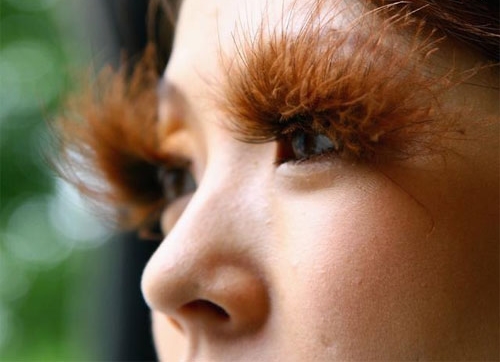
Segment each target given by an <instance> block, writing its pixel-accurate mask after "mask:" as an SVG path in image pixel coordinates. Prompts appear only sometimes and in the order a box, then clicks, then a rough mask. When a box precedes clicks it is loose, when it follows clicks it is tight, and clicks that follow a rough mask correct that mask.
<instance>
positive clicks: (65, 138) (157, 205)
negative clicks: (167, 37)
mask: <svg viewBox="0 0 500 362" xmlns="http://www.w3.org/2000/svg"><path fill="white" fill-rule="evenodd" d="M155 59H156V54H155V49H154V46H153V45H149V46H148V47H147V49H146V51H145V53H144V56H143V58H142V60H140V62H139V63H138V64H137V65H136V67H135V68H134V71H133V72H132V73H131V74H127V69H126V66H122V67H121V69H120V70H119V71H116V72H115V71H113V70H112V69H111V68H107V69H104V70H103V71H102V72H101V73H100V74H99V76H98V77H97V79H96V80H95V81H94V82H93V83H91V84H87V86H86V87H85V88H84V89H83V92H82V94H78V95H76V96H75V97H73V98H71V99H70V100H69V101H68V105H67V107H66V112H65V113H63V114H62V115H61V116H60V117H59V119H57V120H56V122H55V124H54V128H55V129H54V133H55V135H56V137H57V138H58V141H59V144H58V146H59V157H60V159H59V160H56V168H57V170H58V171H59V174H60V175H62V177H63V178H65V179H66V180H67V181H69V182H70V183H72V184H73V185H75V186H76V187H77V188H78V189H79V191H80V192H81V193H82V194H84V195H86V196H88V197H89V198H90V199H91V200H93V201H97V202H98V206H101V205H102V206H104V209H110V210H111V211H112V212H117V215H113V217H112V219H115V220H114V221H117V223H118V224H119V225H120V226H121V227H125V228H138V229H144V230H146V229H148V228H149V227H150V226H152V225H154V223H155V220H156V219H157V217H158V215H159V213H160V211H161V210H162V208H163V207H164V206H165V205H164V197H163V190H162V187H161V183H160V182H159V179H158V170H159V169H160V167H161V166H162V165H164V166H166V165H168V164H169V163H171V161H172V160H170V159H169V158H168V157H166V156H165V155H162V154H161V153H160V152H159V148H158V140H157V137H158V135H157V130H156V127H157V113H156V112H157V94H156V90H157V83H158V73H157V70H156V61H155ZM102 209H103V207H99V210H102ZM146 233H147V232H146Z"/></svg>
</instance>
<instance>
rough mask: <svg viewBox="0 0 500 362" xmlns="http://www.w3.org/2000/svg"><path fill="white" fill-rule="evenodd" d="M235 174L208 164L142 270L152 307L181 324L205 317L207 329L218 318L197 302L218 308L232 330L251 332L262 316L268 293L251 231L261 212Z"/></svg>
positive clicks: (146, 295)
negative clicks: (180, 214)
mask: <svg viewBox="0 0 500 362" xmlns="http://www.w3.org/2000/svg"><path fill="white" fill-rule="evenodd" d="M233 172H234V170H233V171H232V170H230V169H225V170H222V169H217V167H214V168H212V169H211V170H209V169H208V168H207V172H206V173H205V176H204V178H203V180H202V182H201V183H200V186H199V188H198V190H197V192H196V193H195V194H194V195H193V197H192V199H191V201H190V203H189V205H188V206H187V208H186V209H185V210H184V212H183V214H182V216H181V217H180V218H179V220H178V221H177V223H176V225H175V226H174V227H173V229H172V230H171V232H170V234H169V235H168V236H167V238H166V239H165V240H164V241H163V243H162V244H161V245H160V247H159V248H158V250H157V252H156V253H155V255H153V257H152V259H151V260H150V262H149V263H148V265H147V267H146V269H145V272H144V274H143V280H142V289H143V294H144V296H145V299H146V301H147V302H148V304H149V305H150V307H151V308H152V309H154V310H156V311H159V312H161V313H164V314H167V315H170V316H176V317H175V318H178V319H180V320H179V323H180V324H183V322H184V323H187V324H188V325H194V324H196V323H195V322H197V321H200V320H204V326H205V329H206V328H211V327H215V324H216V323H215V322H216V321H217V319H213V318H206V317H207V316H208V315H209V314H211V315H212V316H213V314H214V313H213V312H214V308H201V309H200V308H199V305H200V303H199V302H200V301H201V302H208V303H209V304H207V305H212V306H215V307H216V309H217V310H219V311H220V310H222V311H223V313H222V314H223V315H225V316H227V317H228V319H229V320H230V321H231V323H229V325H231V326H232V327H231V328H236V329H235V330H240V331H243V330H245V331H248V330H250V329H252V330H253V329H255V328H256V326H257V325H260V324H261V322H262V321H263V320H264V319H265V315H266V313H267V303H268V302H267V301H268V298H267V291H266V286H265V282H264V278H263V275H262V274H261V272H260V270H259V266H258V263H257V260H258V259H259V258H258V257H257V256H256V254H255V251H256V250H257V248H255V247H254V240H255V239H254V237H253V236H252V233H251V230H252V228H253V229H255V227H256V225H255V224H256V223H258V215H259V212H257V210H255V207H254V206H252V204H253V203H251V202H249V201H248V200H249V198H248V194H246V193H247V192H248V188H249V187H250V186H249V185H248V184H247V183H245V182H244V180H243V179H242V177H239V176H237V175H236V177H235V175H234V174H233ZM245 194H246V196H245ZM193 305H196V306H198V307H197V308H196V310H197V312H196V313H192V311H193V308H192V306H193ZM209 309H212V310H211V311H210V310H209ZM249 312H251V313H249ZM217 313H218V314H219V315H221V314H220V313H219V312H217ZM217 313H216V314H217ZM207 320H208V321H211V322H207ZM207 323H208V324H207Z"/></svg>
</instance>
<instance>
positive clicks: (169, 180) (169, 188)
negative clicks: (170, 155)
mask: <svg viewBox="0 0 500 362" xmlns="http://www.w3.org/2000/svg"><path fill="white" fill-rule="evenodd" d="M158 181H159V183H160V185H161V189H162V193H163V198H164V199H165V204H166V206H167V207H168V205H170V204H172V203H174V202H175V201H177V199H179V198H181V197H182V196H185V195H188V194H191V193H193V192H194V191H195V190H196V182H195V180H194V177H193V174H192V172H191V170H190V167H189V164H188V163H185V164H183V165H178V166H174V167H172V166H170V167H160V168H159V169H158Z"/></svg>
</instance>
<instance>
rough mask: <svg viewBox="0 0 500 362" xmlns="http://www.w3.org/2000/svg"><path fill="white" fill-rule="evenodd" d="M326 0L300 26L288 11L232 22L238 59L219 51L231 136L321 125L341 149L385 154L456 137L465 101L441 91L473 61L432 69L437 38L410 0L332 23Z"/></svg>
mask: <svg viewBox="0 0 500 362" xmlns="http://www.w3.org/2000/svg"><path fill="white" fill-rule="evenodd" d="M325 3H326V2H324V1H322V0H317V1H315V3H314V4H315V5H314V6H312V9H313V10H311V11H310V12H309V14H308V15H307V17H306V21H305V22H304V25H303V26H302V27H301V28H300V29H299V30H298V31H293V21H294V15H292V16H291V18H290V17H288V18H287V21H285V20H282V22H281V24H278V25H276V26H274V27H273V26H272V25H271V24H269V23H268V21H267V20H264V21H263V22H262V23H261V25H260V27H259V29H258V30H257V32H256V33H253V34H254V35H253V36H250V35H248V34H252V33H250V32H249V31H248V30H245V29H244V27H243V26H241V27H240V28H238V29H237V30H236V31H235V33H234V36H233V38H234V44H235V46H236V49H237V51H236V59H235V60H234V56H233V57H232V58H230V57H229V56H227V54H222V56H221V62H222V64H223V66H224V68H225V70H226V74H225V75H226V76H225V78H224V80H223V84H224V91H223V92H221V93H222V94H224V96H225V97H222V96H221V95H222V94H221V95H220V96H219V97H218V99H219V102H220V107H221V108H222V109H223V110H225V111H226V112H227V113H228V114H229V119H230V122H229V124H228V127H229V128H230V129H231V130H232V131H233V132H234V134H235V137H236V138H238V139H240V140H242V141H244V142H249V143H261V142H270V141H274V140H277V139H280V138H281V137H283V135H286V134H287V133H288V132H289V131H288V130H289V129H290V127H292V128H294V127H301V128H303V129H304V130H305V131H307V132H312V133H314V132H317V131H318V130H321V132H323V133H324V134H325V135H327V136H328V137H329V138H330V139H331V140H333V141H338V142H341V143H342V145H343V150H342V154H341V156H342V157H346V158H349V159H352V160H356V161H360V162H383V161H394V160H402V159H407V158H409V157H413V156H416V155H426V154H431V153H435V152H441V151H443V150H444V148H443V147H442V140H443V139H446V138H451V137H463V135H464V132H465V130H463V129H459V128H457V127H456V120H457V119H458V118H459V117H460V116H463V114H464V112H466V109H465V107H463V108H461V107H458V108H460V109H458V108H457V109H450V108H447V107H446V105H445V104H442V103H441V102H440V101H439V97H440V95H442V94H444V93H445V92H446V91H447V90H449V89H451V88H453V87H454V86H456V85H458V84H460V83H462V82H464V81H466V80H467V79H469V78H470V77H471V76H472V75H474V74H475V73H476V72H477V71H478V68H475V69H471V70H468V71H457V70H455V69H449V70H448V71H446V72H444V74H441V75H438V74H431V69H432V68H431V66H430V62H431V59H433V54H434V53H436V52H438V50H439V45H440V44H441V42H442V41H443V40H444V39H443V38H439V37H437V36H436V34H435V31H434V30H432V29H427V28H426V25H425V23H424V22H423V21H421V20H417V19H416V18H415V17H414V16H412V13H411V12H410V10H409V9H408V8H403V9H402V10H399V11H397V12H389V11H388V10H392V9H389V8H390V6H386V7H381V8H377V9H375V10H371V11H368V12H366V13H364V14H363V15H362V16H361V17H359V18H358V19H356V20H354V21H353V22H352V23H351V24H350V26H348V27H346V29H344V30H336V29H333V28H332V27H331V25H330V24H331V23H332V20H333V19H334V18H335V15H336V14H334V13H331V12H330V13H329V12H328V10H327V9H326V6H327V4H325ZM294 10H295V9H291V10H288V11H284V14H285V13H286V14H294ZM344 11H346V10H344ZM417 11H418V10H417ZM346 12H347V11H346ZM297 14H300V12H299V11H297ZM241 34H243V36H241ZM245 34H246V35H245ZM397 34H401V35H402V36H401V37H399V35H397ZM405 37H406V38H405ZM405 39H407V40H406V41H405ZM397 44H399V45H397ZM350 51H352V54H349V52H350ZM228 59H231V60H228ZM304 120H307V121H304ZM471 126H472V124H471Z"/></svg>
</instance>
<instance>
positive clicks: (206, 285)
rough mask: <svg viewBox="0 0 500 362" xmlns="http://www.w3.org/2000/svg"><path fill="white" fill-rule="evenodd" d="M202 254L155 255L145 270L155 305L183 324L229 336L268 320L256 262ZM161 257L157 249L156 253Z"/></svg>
mask: <svg viewBox="0 0 500 362" xmlns="http://www.w3.org/2000/svg"><path fill="white" fill-rule="evenodd" d="M196 255H198V257H194V258H190V259H188V260H184V261H182V260H180V259H177V262H175V263H174V265H171V266H169V265H168V260H172V259H170V258H165V259H163V260H161V258H160V256H159V257H158V259H157V260H158V261H160V262H158V263H157V262H156V261H155V260H151V261H150V263H149V264H148V266H147V267H146V270H145V272H144V275H143V279H142V289H143V294H144V297H145V299H146V301H147V302H148V305H149V306H150V308H151V309H153V310H155V311H157V312H160V313H162V314H164V315H168V316H169V317H170V318H172V319H173V320H175V322H177V323H178V324H179V325H180V326H181V329H182V330H184V331H188V332H194V333H205V334H206V335H208V336H211V337H213V336H217V335H219V336H221V335H224V336H225V337H226V338H228V337H229V338H230V337H237V336H242V335H245V334H249V333H253V332H255V331H256V330H258V329H259V328H260V327H261V326H262V325H263V324H264V323H265V321H266V319H267V315H268V311H269V300H268V296H267V289H266V285H265V282H264V281H263V280H262V278H260V277H259V275H258V273H257V272H256V270H255V269H254V268H252V267H251V266H247V265H245V264H244V263H235V261H234V260H231V261H230V260H228V259H218V260H217V261H216V262H215V263H214V262H210V258H208V259H204V261H203V260H201V259H200V258H199V253H197V254H196ZM155 257H156V255H155Z"/></svg>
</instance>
